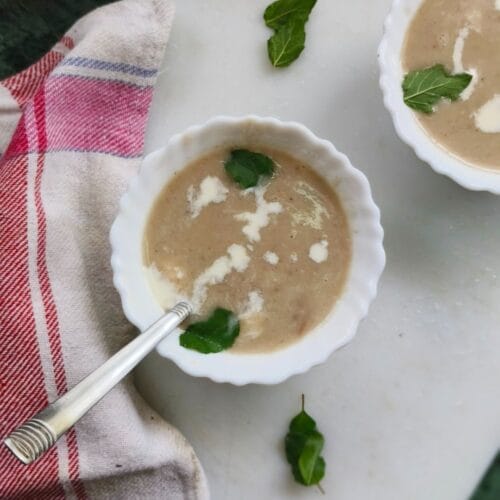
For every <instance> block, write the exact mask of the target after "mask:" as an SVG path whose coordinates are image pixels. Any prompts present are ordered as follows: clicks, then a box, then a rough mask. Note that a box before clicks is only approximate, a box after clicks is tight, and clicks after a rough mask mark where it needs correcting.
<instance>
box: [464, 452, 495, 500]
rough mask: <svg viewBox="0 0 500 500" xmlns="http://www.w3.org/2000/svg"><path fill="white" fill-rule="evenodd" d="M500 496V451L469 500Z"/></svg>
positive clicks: (493, 499)
mask: <svg viewBox="0 0 500 500" xmlns="http://www.w3.org/2000/svg"><path fill="white" fill-rule="evenodd" d="M499 498H500V451H499V452H498V454H497V456H496V458H495V460H493V462H492V464H491V465H490V467H489V469H488V470H487V471H486V472H485V474H484V476H483V478H482V479H481V482H480V483H479V484H478V485H477V487H476V490H475V491H474V493H473V494H472V496H471V497H470V499H469V500H498V499H499Z"/></svg>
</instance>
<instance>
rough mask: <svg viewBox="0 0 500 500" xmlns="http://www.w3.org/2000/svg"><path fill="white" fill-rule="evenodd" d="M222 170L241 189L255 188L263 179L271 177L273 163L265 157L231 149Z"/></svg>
mask: <svg viewBox="0 0 500 500" xmlns="http://www.w3.org/2000/svg"><path fill="white" fill-rule="evenodd" d="M224 169H225V170H226V172H227V174H228V175H229V177H231V179H233V181H235V182H236V183H238V184H239V185H240V187H242V188H243V189H247V188H250V187H254V186H256V185H257V184H258V183H259V181H260V179H261V178H263V177H271V176H272V175H273V172H274V162H273V160H271V158H269V157H268V156H266V155H263V154H261V153H254V152H252V151H248V150H246V149H233V150H232V151H231V154H230V156H229V158H228V159H227V160H226V161H225V162H224Z"/></svg>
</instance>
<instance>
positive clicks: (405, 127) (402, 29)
mask: <svg viewBox="0 0 500 500" xmlns="http://www.w3.org/2000/svg"><path fill="white" fill-rule="evenodd" d="M423 1H424V0H394V2H393V4H392V7H391V11H390V12H389V14H388V16H387V17H386V20H385V23H384V35H383V37H382V41H381V42H380V45H379V48H378V61H379V67H380V80H379V83H380V88H381V89H382V93H383V96H384V105H385V107H386V108H387V110H388V111H389V113H390V114H391V116H392V120H393V122H394V127H395V129H396V133H397V134H398V136H399V137H400V139H401V140H402V141H403V142H405V143H406V144H408V145H409V146H410V147H412V148H413V150H414V151H415V154H416V155H417V156H418V157H419V158H420V159H421V160H422V161H424V162H426V163H427V164H428V165H429V166H430V167H431V168H432V169H433V170H434V171H436V172H437V173H439V174H442V175H446V176H448V177H450V178H451V179H453V180H454V181H455V182H456V183H458V184H460V185H461V186H463V187H464V188H467V189H470V190H473V191H489V192H491V193H494V194H500V172H495V171H491V170H486V169H482V168H481V167H477V166H473V165H470V164H468V163H466V162H465V161H463V160H461V159H460V158H458V157H456V156H454V155H453V153H451V152H449V151H447V150H446V149H445V148H444V147H443V146H440V145H439V144H438V143H437V142H435V141H434V140H433V139H432V137H430V136H429V135H428V134H427V133H426V131H425V130H424V128H423V127H422V126H421V125H420V124H419V123H418V120H417V119H416V117H415V113H414V112H413V111H412V110H411V109H410V108H409V107H408V106H406V105H405V104H404V102H403V91H402V89H401V82H402V81H403V69H402V65H401V49H402V47H403V43H404V39H405V34H406V31H407V29H408V26H409V24H410V22H411V20H412V18H413V16H414V14H415V12H416V11H417V10H418V7H419V6H420V5H421V3H422V2H423Z"/></svg>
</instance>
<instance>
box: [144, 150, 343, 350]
mask: <svg viewBox="0 0 500 500" xmlns="http://www.w3.org/2000/svg"><path fill="white" fill-rule="evenodd" d="M255 151H257V152H260V153H264V154H266V155H268V156H269V157H271V158H272V159H273V160H274V162H275V164H276V169H275V173H274V175H273V177H272V178H271V179H267V180H266V181H265V182H264V183H262V184H261V185H259V186H257V187H255V188H250V189H246V190H243V189H241V188H240V187H239V186H238V185H237V184H236V183H235V182H234V181H233V180H232V179H231V178H230V177H229V176H228V175H227V174H226V172H225V170H224V160H225V159H226V158H227V157H228V155H229V151H228V150H215V151H214V152H212V153H211V154H210V155H208V156H205V157H203V158H201V159H199V160H197V161H195V162H194V163H192V164H191V165H189V166H187V167H186V168H184V169H183V170H182V171H180V172H178V173H177V174H176V175H175V176H174V177H173V178H172V179H171V181H170V182H169V183H168V184H167V185H166V187H165V188H164V189H163V191H162V192H161V193H160V195H159V196H158V198H157V200H156V201H155V204H154V206H153V208H152V210H151V213H150V215H149V219H148V222H147V226H146V230H145V234H144V264H145V271H146V272H147V273H148V279H149V282H150V285H151V287H152V289H153V292H154V294H155V296H156V297H157V298H158V300H159V302H160V303H161V305H162V306H163V307H165V308H167V307H170V306H172V305H173V304H174V303H175V302H176V300H179V299H180V298H182V297H184V298H187V299H188V300H190V301H191V302H192V303H193V305H194V308H195V313H197V314H198V315H201V316H203V315H207V314H209V313H210V312H211V311H212V310H213V309H214V308H215V307H224V308H226V309H230V310H231V311H233V312H234V313H235V314H237V315H238V317H239V319H240V335H239V337H238V338H237V340H236V342H235V344H234V345H233V347H232V348H231V350H232V351H233V352H245V353H248V352H264V351H272V350H276V349H279V348H282V347H284V346H286V345H288V344H290V343H292V342H294V341H296V340H298V339H299V338H301V337H302V336H303V335H305V334H306V333H307V332H308V331H310V330H311V329H312V328H313V327H315V326H316V325H317V324H318V323H320V322H321V321H322V320H323V319H324V318H325V316H326V315H327V314H328V312H329V311H330V310H331V309H332V307H333V305H334V303H335V301H336V300H337V298H338V297H339V295H340V294H341V292H342V287H343V285H344V282H345V280H346V275H347V272H348V269H349V262H350V258H351V238H350V234H349V228H348V223H347V219H346V216H345V214H344V212H343V209H342V207H341V205H340V202H339V200H338V198H337V195H336V194H335V192H334V191H333V190H332V188H331V187H330V186H329V185H328V184H327V183H326V182H325V181H324V180H323V179H322V178H321V177H320V176H319V175H318V174H316V173H315V172H314V171H313V170H311V169H310V168H309V167H307V166H306V165H303V164H302V163H301V162H299V161H297V160H295V159H294V158H292V157H290V156H288V155H287V154H285V153H282V152H278V151H271V150H263V149H256V150H255Z"/></svg>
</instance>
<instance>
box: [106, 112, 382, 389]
mask: <svg viewBox="0 0 500 500" xmlns="http://www.w3.org/2000/svg"><path fill="white" fill-rule="evenodd" d="M218 146H223V147H228V148H229V147H235V146H239V147H252V146H253V147H255V146H271V147H273V148H276V149H280V150H283V151H286V152H288V153H289V154H291V155H292V156H294V157H296V158H298V159H300V160H302V161H304V162H305V163H306V164H309V165H310V166H311V167H312V168H314V169H315V170H316V171H317V172H318V173H319V174H320V175H321V176H322V177H323V178H324V179H325V180H326V181H327V182H328V183H330V184H331V185H332V186H333V187H334V188H335V191H336V192H337V194H338V196H339V198H340V200H341V202H342V205H343V207H344V210H345V212H346V214H347V217H348V220H349V224H350V230H351V234H352V240H353V256H352V263H351V266H350V270H349V274H348V277H347V281H346V284H345V289H344V292H343V294H342V296H341V298H340V300H338V302H337V303H336V304H335V307H334V308H333V310H332V311H331V313H330V314H329V315H328V317H327V318H326V319H325V320H324V321H323V322H322V323H321V324H320V325H319V326H317V327H316V328H315V329H314V330H313V331H312V332H310V333H309V334H307V335H305V336H304V337H303V338H302V339H301V340H300V341H299V342H297V343H295V344H292V345H290V346H288V347H286V348H284V349H282V350H279V351H276V352H271V353H265V354H233V353H231V352H230V351H226V352H221V353H217V354H208V355H206V354H200V353H197V352H195V351H191V350H188V349H185V348H183V347H181V346H180V345H179V341H178V336H179V334H180V331H177V332H176V333H174V334H172V335H170V336H169V337H168V338H167V339H165V340H164V341H163V342H162V343H161V344H160V345H159V346H158V352H159V353H160V354H161V355H162V356H165V357H166V358H169V359H171V360H172V361H174V362H175V363H176V364H177V365H178V366H179V367H180V368H181V369H182V370H184V371H185V372H186V373H189V374H190V375H194V376H204V377H209V378H210V379H212V380H214V381H216V382H230V383H233V384H236V385H243V384H248V383H260V384H276V383H278V382H281V381H283V380H285V379H286V378H288V377H290V376H291V375H294V374H297V373H302V372H305V371H306V370H308V369H309V368H311V367H312V366H314V365H316V364H318V363H321V362H323V361H325V360H326V359H327V357H328V356H329V355H330V354H331V353H332V352H333V351H335V350H336V349H338V348H339V347H341V346H343V345H344V344H346V343H347V342H349V340H351V339H352V337H353V336H354V334H355V332H356V329H357V326H358V324H359V322H360V321H361V319H362V318H363V317H364V316H365V315H366V313H367V311H368V306H369V304H370V302H371V301H372V300H373V298H374V297H375V294H376V290H377V282H378V280H379V277H380V274H381V273H382V270H383V267H384V263H385V254H384V249H383V247H382V239H383V231H382V227H381V226H380V214H379V210H378V208H377V207H376V206H375V204H374V203H373V200H372V197H371V194H370V187H369V185H368V181H367V179H366V177H365V176H364V175H363V174H362V173H361V172H359V170H356V169H355V168H354V167H353V166H352V165H351V164H350V162H349V160H348V159H347V157H346V156H344V155H343V154H341V153H339V152H338V151H337V150H336V149H335V148H334V147H333V145H332V144H331V143H330V142H328V141H324V140H320V139H318V138H316V137H315V136H314V135H313V134H312V133H311V132H310V131H309V130H307V129H306V128H305V127H304V126H302V125H299V124H298V123H284V122H280V121H278V120H276V119H274V118H258V117H256V116H248V117H243V118H229V117H217V118H214V119H212V120H210V121H209V122H207V123H205V124H204V125H202V126H196V127H191V128H189V129H188V130H186V132H184V133H182V134H179V135H175V136H174V137H172V138H171V139H170V141H169V142H168V144H167V145H166V146H165V147H164V148H162V149H160V150H158V151H156V152H154V153H151V154H150V155H148V156H147V157H146V158H145V159H144V161H143V163H142V167H141V170H140V172H139V174H138V175H137V176H136V177H135V178H134V179H133V180H132V182H131V183H130V186H129V189H128V192H127V193H126V194H125V195H124V196H123V198H122V199H121V202H120V211H119V214H118V216H117V218H116V220H115V222H114V224H113V227H112V228H111V247H112V258H111V265H112V267H113V274H114V284H115V286H116V288H117V289H118V292H119V293H120V296H121V299H122V305H123V309H124V311H125V315H126V316H127V318H128V319H129V320H130V321H131V322H132V323H133V324H134V325H136V326H137V327H138V328H139V329H140V330H143V329H145V328H147V327H148V326H149V325H151V324H152V323H153V322H154V321H155V320H156V319H158V317H159V316H160V315H161V314H162V313H163V311H162V309H161V307H160V306H159V304H158V303H157V302H156V299H155V297H154V296H153V294H152V292H151V290H150V288H149V285H148V283H147V281H146V277H145V275H144V273H143V261H142V238H143V231H144V227H145V224H146V220H147V218H148V215H149V211H150V209H151V206H152V203H153V202H154V200H155V198H156V197H157V195H158V194H159V193H160V191H161V190H162V188H163V187H164V186H165V184H166V183H167V182H168V181H169V179H170V178H171V176H172V174H173V173H174V172H176V171H179V170H181V169H182V168H183V167H185V166H186V165H187V164H189V163H191V162H192V161H194V160H196V159H197V158H199V157H201V156H202V155H204V154H206V153H208V152H210V151H211V150H213V149H214V148H215V147H218ZM174 237H175V236H174Z"/></svg>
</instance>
